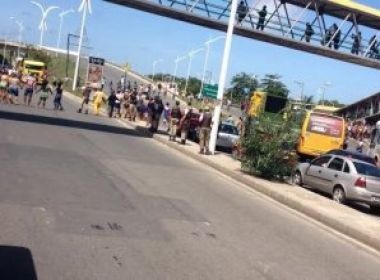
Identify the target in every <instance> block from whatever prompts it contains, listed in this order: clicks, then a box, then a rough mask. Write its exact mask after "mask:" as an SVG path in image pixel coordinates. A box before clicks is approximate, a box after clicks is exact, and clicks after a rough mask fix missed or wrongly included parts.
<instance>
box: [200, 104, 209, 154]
mask: <svg viewBox="0 0 380 280" xmlns="http://www.w3.org/2000/svg"><path fill="white" fill-rule="evenodd" d="M211 125H212V114H211V113H210V108H209V107H206V108H205V109H204V112H203V113H202V114H201V115H200V117H199V127H200V131H199V146H200V151H199V153H200V154H209V141H210V133H211Z"/></svg>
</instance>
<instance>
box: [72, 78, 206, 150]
mask: <svg viewBox="0 0 380 280" xmlns="http://www.w3.org/2000/svg"><path fill="white" fill-rule="evenodd" d="M110 92H111V93H110V95H109V96H107V95H106V94H105V93H104V87H103V86H100V87H99V88H93V87H91V85H90V84H86V85H85V86H84V87H83V91H82V95H83V99H82V103H81V106H80V108H79V109H78V113H84V114H88V113H89V109H90V107H89V106H90V101H91V100H92V103H93V112H94V114H95V115H99V114H100V109H101V107H102V105H106V106H107V115H108V117H109V118H124V119H128V120H129V121H132V122H135V121H144V122H146V125H147V126H148V127H149V131H150V132H152V133H156V132H157V131H158V127H159V124H160V123H161V122H162V125H163V128H164V130H166V131H167V133H168V134H169V141H176V139H177V138H178V137H179V138H180V142H179V143H180V144H183V145H184V144H186V140H187V138H188V136H189V131H190V127H191V124H192V122H193V121H194V118H196V120H195V121H196V122H197V125H198V126H199V141H200V153H202V154H208V153H209V149H208V145H209V138H210V132H211V125H212V115H211V112H210V108H209V107H208V106H205V107H204V108H203V109H201V110H199V112H198V110H196V109H195V108H193V107H192V104H191V102H188V103H187V105H186V106H181V103H180V101H178V100H177V101H174V103H173V104H170V102H164V101H163V99H162V98H161V97H160V95H158V94H154V92H151V93H150V92H149V90H148V88H147V87H144V86H137V85H136V86H135V87H134V88H133V89H128V88H126V89H123V87H122V86H120V85H119V86H118V87H117V90H114V89H113V88H112V86H111V87H110ZM171 102H173V101H171Z"/></svg>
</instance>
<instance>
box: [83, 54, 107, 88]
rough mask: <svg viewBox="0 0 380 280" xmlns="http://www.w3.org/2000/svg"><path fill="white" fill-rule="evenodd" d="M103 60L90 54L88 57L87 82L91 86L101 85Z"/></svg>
mask: <svg viewBox="0 0 380 280" xmlns="http://www.w3.org/2000/svg"><path fill="white" fill-rule="evenodd" d="M104 62H105V60H104V59H103V58H98V57H92V56H90V57H89V58H88V70H87V82H88V83H90V86H91V87H94V88H97V87H101V85H102V78H103V67H104Z"/></svg>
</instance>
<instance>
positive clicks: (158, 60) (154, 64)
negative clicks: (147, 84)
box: [152, 58, 163, 82]
mask: <svg viewBox="0 0 380 280" xmlns="http://www.w3.org/2000/svg"><path fill="white" fill-rule="evenodd" d="M160 62H163V60H162V59H161V58H160V59H157V60H155V61H153V74H152V80H153V82H154V75H155V74H156V65H157V64H158V63H160Z"/></svg>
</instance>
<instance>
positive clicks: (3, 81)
mask: <svg viewBox="0 0 380 280" xmlns="http://www.w3.org/2000/svg"><path fill="white" fill-rule="evenodd" d="M0 75H1V77H0V100H1V101H2V102H4V103H8V80H9V77H8V75H7V73H6V71H5V70H3V71H2V72H1V73H0Z"/></svg>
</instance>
